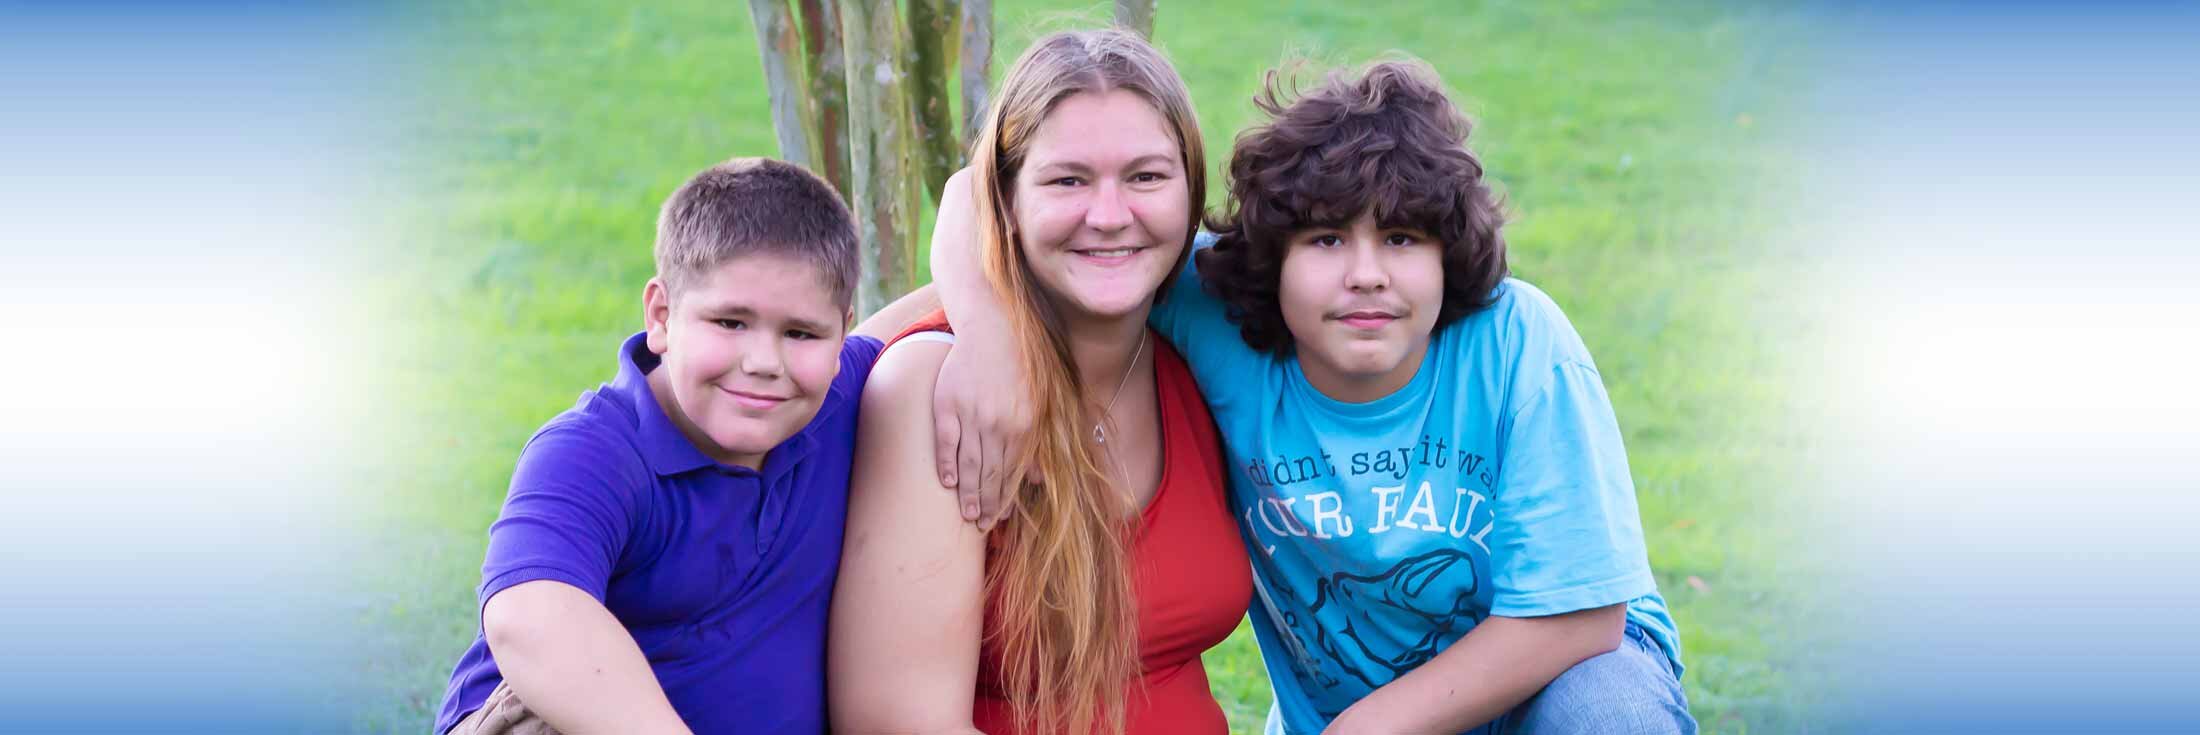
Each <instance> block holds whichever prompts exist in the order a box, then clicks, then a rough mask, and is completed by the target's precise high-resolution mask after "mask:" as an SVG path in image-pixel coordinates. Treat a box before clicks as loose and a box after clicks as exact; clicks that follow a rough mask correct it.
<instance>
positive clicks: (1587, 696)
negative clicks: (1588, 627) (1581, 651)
mask: <svg viewBox="0 0 2200 735" xmlns="http://www.w3.org/2000/svg"><path fill="white" fill-rule="evenodd" d="M1490 724H1491V727H1490V730H1489V731H1490V732H1495V733H1504V734H1505V735H1575V734H1577V733H1598V734H1599V735H1602V734H1603V733H1613V734H1614V735H1634V734H1637V733H1640V734H1642V735H1649V734H1651V733H1658V734H1661V735H1693V734H1694V733H1695V732H1696V719H1695V718H1694V717H1691V716H1689V714H1688V696H1687V695H1685V694H1682V693H1681V682H1680V679H1679V677H1678V676H1677V675H1675V674H1674V672H1673V662H1672V661H1670V660H1668V659H1666V657H1665V650H1664V649H1662V648H1659V647H1658V644H1657V642H1656V641H1653V640H1650V636H1649V635H1647V634H1645V633H1643V632H1642V629H1641V628H1637V627H1635V624H1634V623H1628V624H1627V637H1626V640H1624V641H1621V642H1620V644H1619V648H1618V649H1617V650H1614V651H1612V652H1610V653H1606V654H1603V655H1600V656H1596V657H1594V658H1591V659H1589V660H1587V661H1583V662H1581V663H1578V664H1574V667H1573V668H1571V669H1567V670H1566V673H1563V674H1559V675H1558V678H1556V679H1552V680H1551V683H1550V685H1548V686H1545V687H1543V691H1541V692H1538V693H1537V694H1536V695H1535V696H1534V697H1531V698H1529V699H1528V701H1526V702H1522V703H1521V704H1520V706H1519V707H1515V708H1513V710H1512V711H1511V712H1507V713H1505V715H1504V716H1503V717H1499V718H1497V721H1496V722H1493V723H1490Z"/></svg>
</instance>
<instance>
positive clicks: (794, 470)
mask: <svg viewBox="0 0 2200 735" xmlns="http://www.w3.org/2000/svg"><path fill="white" fill-rule="evenodd" d="M856 248H857V245H856V233H855V226H854V224H853V221H852V219H851V218H850V217H849V214H848V210H847V208H846V207H845V206H843V205H842V204H841V201H840V197H839V195H838V194H836V193H835V192H834V191H833V188H832V186H831V185H829V184H827V183H825V181H824V180H822V179H819V178H818V177H817V176H815V175H813V174H811V173H810V172H808V171H805V170H803V169H801V168H799V167H797V166H794V165H791V164H787V163H783V162H779V161H773V160H768V159H737V160H734V161H730V162H727V163H725V164H721V165H718V166H713V167H711V168H709V169H707V170H705V171H703V172H702V173H700V174H697V175H696V176H695V177H694V178H693V179H690V180H689V181H688V182H687V183H686V184H684V185H682V186H681V187H680V188H679V189H678V190H677V191H675V192H673V194H672V196H671V197H670V198H669V199H668V200H667V201H666V202H665V205H664V209H663V211H662V212H661V213H660V215H659V219H658V222H657V241H656V261H657V274H656V277H655V278H652V279H650V281H649V283H648V285H647V286H646V287H645V289H644V290H643V294H642V307H643V309H642V316H643V321H644V323H645V325H646V329H645V330H644V331H642V332H640V333H637V334H635V335H633V336H631V337H628V338H627V339H626V340H625V341H624V344H622V345H620V347H619V350H618V352H617V355H616V357H617V360H618V367H617V372H616V373H615V375H616V377H614V378H612V380H611V382H609V383H606V384H604V385H603V386H601V387H599V388H597V389H596V390H594V391H591V392H588V393H584V394H582V395H581V398H580V401H579V402H578V403H577V404H575V405H574V407H573V408H572V409H571V410H568V411H566V412H564V413H562V414H559V415H558V416H557V417H556V418H553V419H551V420H550V422H549V423H548V424H545V425H544V426H543V427H542V429H541V430H540V431H538V432H536V433H535V436H534V438H533V439H532V440H530V441H529V442H528V443H527V447H526V448H525V449H524V450H522V451H521V453H520V458H519V463H518V466H517V467H516V468H514V470H513V472H512V485H511V490H510V494H509V496H508V498H507V499H506V501H505V504H504V509H503V512H502V513H500V514H499V515H498V517H497V520H496V522H495V524H493V525H491V526H490V528H489V548H488V553H487V559H486V560H485V561H484V563H483V564H482V583H481V588H480V596H479V599H480V604H481V629H482V632H481V635H479V636H477V637H476V638H475V639H474V642H473V644H472V645H471V646H470V647H469V648H468V649H467V651H466V653H465V655H464V656H463V657H462V658H460V659H459V662H458V665H457V667H456V668H455V670H453V671H452V672H451V681H450V686H449V689H448V690H447V691H446V692H445V694H444V699H443V706H442V709H441V712H440V713H439V714H438V715H437V717H436V722H435V731H436V732H438V733H464V734H467V735H473V734H475V733H540V732H544V731H563V732H635V733H643V732H648V733H686V732H691V731H692V732H700V733H714V732H721V733H731V732H812V733H815V732H823V731H824V729H825V678H824V665H825V630H826V627H825V626H826V611H827V609H828V607H829V603H830V598H831V592H832V587H833V578H834V574H835V571H836V570H837V569H838V568H839V564H840V548H841V532H842V526H843V524H844V521H845V518H846V514H847V497H848V471H849V466H850V459H851V457H850V455H851V452H852V449H853V445H854V443H855V426H856V409H857V405H858V404H857V399H858V398H859V397H860V395H861V394H862V387H863V380H864V378H865V377H866V376H867V375H868V374H869V373H870V370H871V363H872V361H873V360H874V359H876V358H877V356H878V353H879V350H880V343H879V341H878V339H876V338H875V337H874V336H861V335H857V336H852V337H847V338H845V339H844V336H846V330H847V327H848V324H849V322H850V321H851V316H852V312H851V309H850V302H851V295H852V293H853V292H854V289H855V285H856V281H857V278H858V266H857V263H858V260H857V252H856ZM902 316H903V317H907V316H910V314H909V313H907V312H906V311H904V312H902ZM881 319H886V320H887V321H891V319H892V317H891V316H890V315H882V316H881V317H874V319H873V320H872V321H870V322H866V323H865V327H866V329H861V330H858V331H859V332H863V331H867V330H868V328H872V327H885V326H887V323H886V322H882V321H881ZM902 321H908V319H907V318H903V319H902Z"/></svg>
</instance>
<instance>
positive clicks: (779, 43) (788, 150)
mask: <svg viewBox="0 0 2200 735" xmlns="http://www.w3.org/2000/svg"><path fill="white" fill-rule="evenodd" d="M749 17H750V18H752V19H754V20H755V21H756V47H757V49H758V50H759V51H760V52H761V53H762V54H763V57H764V84H765V86H766V87H768V88H769V89H770V90H771V105H772V132H773V133H775V134H777V135H778V137H779V157H780V159H782V160H785V161H787V162H788V163H792V164H795V165H797V166H802V167H804V168H808V169H810V170H812V171H815V170H817V166H816V163H815V159H814V158H812V150H811V146H810V140H809V137H810V136H809V133H808V131H807V130H806V129H805V126H804V125H803V122H802V101H801V100H802V92H803V88H802V85H801V83H800V82H799V81H797V80H796V79H795V76H794V74H795V70H794V65H793V64H792V63H790V60H791V59H792V58H793V57H795V56H796V55H797V54H798V53H800V51H801V38H800V37H799V36H797V35H796V34H795V28H794V18H792V17H790V16H789V15H788V12H787V0H749Z"/></svg>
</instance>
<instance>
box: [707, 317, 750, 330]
mask: <svg viewBox="0 0 2200 735" xmlns="http://www.w3.org/2000/svg"><path fill="white" fill-rule="evenodd" d="M710 322H711V323H712V324H716V325H718V326H719V328H722V329H731V330H736V331H738V330H742V329H746V328H748V326H749V325H748V324H747V323H745V322H742V321H741V320H739V319H712V320H710Z"/></svg>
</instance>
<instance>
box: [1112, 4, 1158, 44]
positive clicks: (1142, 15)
mask: <svg viewBox="0 0 2200 735" xmlns="http://www.w3.org/2000/svg"><path fill="white" fill-rule="evenodd" d="M1154 2H1155V0H1115V24H1116V25H1119V26H1122V27H1124V28H1128V29H1131V30H1133V31H1137V32H1138V35H1140V36H1144V37H1145V38H1147V39H1148V40H1151V39H1152V38H1153V9H1154Z"/></svg>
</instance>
